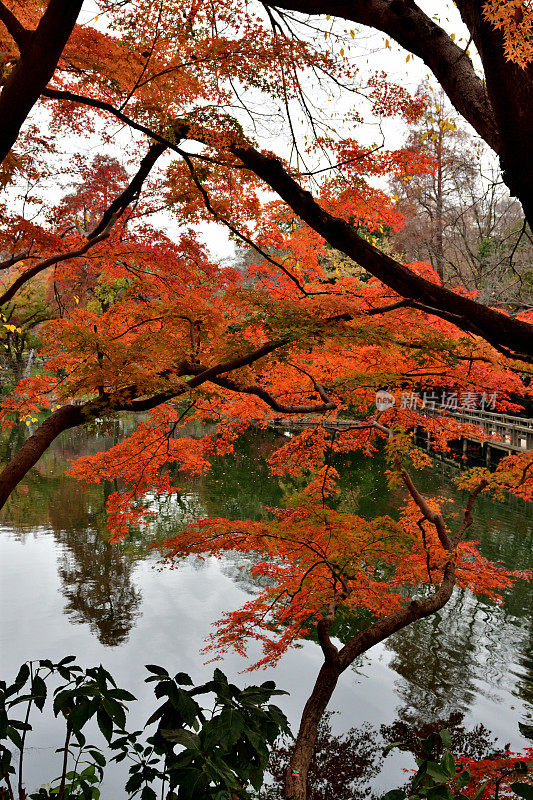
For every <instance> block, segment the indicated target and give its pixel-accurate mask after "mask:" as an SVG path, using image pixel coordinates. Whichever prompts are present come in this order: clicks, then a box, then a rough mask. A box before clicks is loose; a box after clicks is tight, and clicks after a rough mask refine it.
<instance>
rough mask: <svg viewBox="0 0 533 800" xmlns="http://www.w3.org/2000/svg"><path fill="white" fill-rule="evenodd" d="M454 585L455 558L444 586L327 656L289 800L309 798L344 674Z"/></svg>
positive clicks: (293, 767) (303, 725) (440, 601)
mask: <svg viewBox="0 0 533 800" xmlns="http://www.w3.org/2000/svg"><path fill="white" fill-rule="evenodd" d="M415 491H416V490H415ZM477 493H478V492H475V494H474V493H473V496H474V497H475V496H476V495H477ZM470 511H471V503H470V501H469V504H468V505H467V509H466V511H465V520H468V521H471V516H470ZM468 524H470V522H468ZM465 527H467V525H466V526H465ZM460 530H461V531H462V530H463V528H462V527H461V529H460ZM448 546H449V547H452V546H453V545H452V542H448ZM446 549H448V547H446ZM454 586H455V564H454V560H453V558H452V559H450V561H448V563H447V564H446V567H445V569H444V573H443V578H442V583H441V585H440V586H439V588H438V589H437V590H436V591H435V592H434V593H433V594H432V595H431V596H430V597H427V598H425V599H423V600H413V601H411V602H410V603H409V604H408V605H407V606H405V607H404V608H401V609H399V610H398V611H395V612H394V613H393V614H389V615H388V616H386V617H383V618H382V619H379V620H377V622H374V623H373V624H372V625H370V626H369V627H368V628H366V629H365V630H363V631H361V632H360V633H358V634H357V635H356V636H354V637H353V638H352V639H351V640H350V641H349V642H348V643H347V644H346V645H345V646H344V647H343V648H342V649H341V650H340V651H339V652H338V654H337V655H336V656H335V657H329V658H328V657H326V658H325V662H324V664H323V665H322V667H321V669H320V672H319V673H318V677H317V679H316V682H315V685H314V687H313V691H312V693H311V695H310V697H309V699H308V701H307V703H306V704H305V707H304V710H303V713H302V718H301V722H300V729H299V731H298V736H297V737H296V742H295V745H294V750H293V753H292V757H291V760H290V762H289V766H288V769H287V773H286V776H285V798H286V800H306V796H307V788H306V782H307V773H308V770H309V764H310V762H311V759H312V757H313V751H314V747H315V744H316V738H317V732H318V725H319V722H320V720H321V718H322V715H323V713H324V711H325V710H326V707H327V705H328V703H329V701H330V699H331V696H332V694H333V691H334V689H335V687H336V685H337V682H338V679H339V677H340V675H341V674H342V673H343V672H344V670H346V669H348V667H349V666H350V665H351V664H353V662H354V660H355V659H356V658H357V657H358V656H360V655H361V654H362V653H366V652H367V650H370V648H371V647H374V645H376V644H379V642H383V641H384V640H385V639H387V638H388V637H389V636H391V634H393V633H396V632H397V631H399V630H402V628H405V627H407V625H410V624H411V623H413V622H417V621H418V620H420V619H423V618H424V617H428V616H430V615H431V614H435V613H436V612H437V611H439V610H440V609H441V608H443V607H444V606H445V605H446V603H447V602H448V600H449V599H450V597H451V596H452V593H453V589H454ZM295 773H296V774H295Z"/></svg>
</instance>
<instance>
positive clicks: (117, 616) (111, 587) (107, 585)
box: [49, 481, 142, 647]
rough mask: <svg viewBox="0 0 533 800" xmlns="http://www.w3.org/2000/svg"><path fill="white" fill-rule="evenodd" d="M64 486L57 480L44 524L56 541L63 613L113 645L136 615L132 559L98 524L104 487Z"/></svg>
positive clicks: (138, 599)
mask: <svg viewBox="0 0 533 800" xmlns="http://www.w3.org/2000/svg"><path fill="white" fill-rule="evenodd" d="M69 484H70V482H67V481H65V482H63V483H61V484H60V486H59V487H58V492H57V494H56V496H55V498H54V502H53V503H52V504H51V505H50V509H49V519H50V525H51V527H52V529H53V531H54V533H55V536H56V538H57V540H58V542H59V543H60V544H61V550H60V555H59V559H58V561H59V564H58V572H59V576H60V578H61V583H62V591H63V594H64V595H65V598H66V600H67V604H66V606H65V613H66V614H67V616H69V617H70V619H71V621H72V622H76V623H88V624H89V626H90V628H91V630H92V631H93V633H94V634H95V635H96V636H97V637H98V639H99V640H100V642H101V643H102V644H103V645H105V646H107V647H114V646H117V645H119V644H122V643H123V642H124V641H125V640H126V639H127V637H128V634H129V632H130V630H131V628H132V627H133V625H134V623H135V619H136V618H137V617H138V615H139V606H140V603H141V599H142V597H141V594H140V592H139V591H138V589H136V587H135V586H134V585H133V583H132V573H133V568H134V562H132V560H131V558H130V557H129V556H128V555H127V553H126V552H125V549H124V547H123V546H122V545H116V544H111V543H110V542H109V541H107V531H106V530H105V528H104V527H103V525H102V524H101V523H103V521H104V519H105V495H106V492H105V491H104V487H102V486H95V487H91V489H92V490H97V491H89V492H87V491H86V490H85V487H81V486H79V485H77V484H75V485H69ZM70 509H72V510H73V511H74V512H75V516H72V515H71V514H70V513H69V512H70ZM87 523H89V525H90V527H89V526H88V524H87ZM91 523H93V525H91ZM94 523H97V524H96V525H94ZM98 523H100V524H98Z"/></svg>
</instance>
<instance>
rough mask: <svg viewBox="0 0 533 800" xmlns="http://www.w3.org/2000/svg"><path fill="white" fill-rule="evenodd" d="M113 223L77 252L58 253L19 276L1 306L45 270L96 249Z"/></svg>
mask: <svg viewBox="0 0 533 800" xmlns="http://www.w3.org/2000/svg"><path fill="white" fill-rule="evenodd" d="M113 222H114V220H113V219H112V220H111V224H110V225H109V226H108V227H107V228H106V229H105V230H104V232H103V233H101V234H100V235H99V236H97V237H96V238H94V239H91V240H90V241H88V242H85V244H84V245H82V247H79V248H78V249H77V250H69V251H67V252H66V253H56V254H55V255H53V256H50V258H45V259H44V261H40V262H39V263H38V264H35V265H34V266H33V267H31V268H30V269H27V270H26V271H25V272H23V273H22V274H21V275H19V276H18V278H16V280H14V281H13V283H12V284H11V286H10V287H9V289H6V291H5V292H4V293H3V294H2V295H0V306H3V305H4V304H5V303H8V302H9V300H11V299H12V298H13V297H14V296H15V295H16V293H17V292H18V290H19V289H21V288H22V286H24V284H26V283H27V282H28V281H29V280H31V279H32V278H34V277H35V276H36V275H38V274H39V273H40V272H43V271H44V270H45V269H48V267H52V266H54V265H55V264H61V262H62V261H68V260H69V259H71V258H79V256H83V255H85V253H86V252H87V251H88V250H90V249H91V248H92V247H94V246H95V245H97V244H100V242H103V241H104V240H105V239H107V238H108V236H109V234H110V232H111V225H112V223H113Z"/></svg>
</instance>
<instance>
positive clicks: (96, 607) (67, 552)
mask: <svg viewBox="0 0 533 800" xmlns="http://www.w3.org/2000/svg"><path fill="white" fill-rule="evenodd" d="M128 424H129V423H128V421H122V422H116V423H114V425H113V426H112V427H111V428H106V429H104V428H101V427H93V428H92V429H90V430H86V431H73V432H69V433H67V434H64V435H63V437H62V438H61V439H60V440H58V442H56V444H55V445H54V447H53V448H52V449H51V450H50V451H49V452H48V453H47V454H46V456H45V457H44V458H43V459H42V460H41V461H40V462H39V464H38V465H37V467H36V468H35V469H34V470H32V472H31V473H30V475H28V477H27V478H26V480H25V481H24V483H23V484H21V485H20V486H19V487H18V490H17V492H16V494H15V495H14V497H13V498H12V499H11V501H10V502H9V504H8V505H7V507H6V508H5V509H4V511H3V514H2V517H1V518H0V525H1V531H0V677H1V678H5V679H11V678H12V677H14V674H15V672H16V670H17V668H18V666H19V665H20V664H21V663H22V662H23V661H24V660H27V659H38V658H51V659H59V658H61V657H63V656H64V655H66V654H69V653H72V654H76V656H77V658H78V662H79V663H80V664H82V665H86V666H89V665H93V664H98V663H102V664H104V666H105V667H106V668H107V669H109V670H110V672H111V673H112V674H113V675H114V676H115V678H116V679H117V682H118V684H119V685H121V686H125V687H127V688H128V689H130V690H131V691H132V692H133V693H134V694H135V695H136V696H137V697H138V698H139V702H138V703H137V704H135V710H134V711H133V713H132V714H131V717H130V721H131V725H132V726H135V725H141V724H142V722H143V721H144V720H145V719H146V718H147V716H148V715H149V714H150V713H151V710H152V709H153V703H152V701H151V697H150V692H151V689H150V688H149V686H148V687H147V686H146V685H145V684H144V682H143V680H144V677H145V675H146V673H145V672H144V669H143V665H144V664H145V663H157V664H161V665H163V666H166V667H167V668H168V669H169V670H170V671H173V672H177V671H178V670H180V671H184V672H188V673H189V674H190V675H191V677H192V678H193V680H194V681H195V682H201V681H203V680H205V679H206V678H208V677H210V675H211V673H212V669H213V665H212V664H204V663H203V662H204V661H205V659H206V656H202V655H200V651H201V649H202V647H203V645H204V640H205V638H206V637H207V636H208V635H209V633H210V631H211V625H212V623H213V622H214V621H215V620H217V619H218V618H219V617H220V616H221V614H222V613H223V612H224V611H226V610H230V609H234V608H236V607H238V606H239V605H241V604H242V603H243V602H245V601H246V600H247V599H249V596H250V592H253V590H254V587H253V585H251V584H249V583H248V582H247V580H246V578H245V577H244V575H243V572H242V571H241V570H240V569H239V567H240V566H241V565H242V563H243V562H242V557H239V556H238V555H235V557H231V556H227V557H226V558H224V560H222V561H217V560H215V559H209V560H207V561H205V562H199V561H193V560H189V561H187V562H185V563H183V564H182V565H180V566H179V567H178V568H177V569H168V568H166V567H164V568H162V569H161V568H159V567H158V564H157V554H156V553H155V552H154V551H147V550H146V547H145V545H146V542H147V541H149V540H152V539H154V538H156V539H157V538H164V537H165V536H168V535H171V534H172V532H173V531H175V530H176V527H177V526H178V525H179V524H180V520H183V519H184V518H186V517H187V516H189V515H193V516H214V515H216V516H228V517H233V518H237V517H240V518H258V517H260V516H261V514H262V513H263V512H262V506H263V505H275V504H276V503H278V502H279V501H280V500H281V497H282V495H283V492H284V491H286V490H287V489H290V483H289V482H288V481H287V480H286V479H279V478H272V477H269V475H268V468H267V465H266V457H267V455H268V453H269V452H271V450H272V448H273V447H274V444H275V439H274V436H273V435H272V436H269V435H262V436H261V438H258V436H253V435H251V434H249V435H248V436H247V437H244V438H243V439H242V440H241V441H240V442H239V443H238V446H237V448H236V451H235V454H234V455H233V456H232V457H231V458H229V457H228V458H226V459H224V460H220V461H218V462H216V463H215V464H214V467H213V469H212V470H211V471H210V472H209V473H207V474H206V475H205V476H203V477H202V478H200V479H197V480H195V481H189V482H187V481H183V480H180V484H181V486H182V490H181V491H180V492H179V494H178V495H176V496H174V497H172V498H170V499H169V498H153V507H154V510H156V511H157V517H156V520H155V521H154V523H153V524H152V525H151V526H150V529H149V530H148V531H147V532H145V533H143V534H140V533H139V532H137V533H132V535H131V536H130V538H129V540H128V541H127V542H125V543H124V544H122V545H111V544H109V543H108V542H107V540H106V529H105V501H106V497H107V495H108V494H109V493H110V492H111V491H113V490H114V488H115V487H114V486H112V485H111V484H109V485H103V484H101V485H98V486H90V487H85V486H81V485H80V484H77V483H76V482H74V481H72V480H71V479H69V478H67V477H65V476H64V469H65V466H66V463H67V461H68V460H69V459H73V458H75V457H76V456H78V455H81V454H85V453H90V452H95V451H96V450H100V449H103V448H106V447H109V446H110V445H111V444H112V443H113V442H114V441H116V437H117V435H118V434H119V432H120V431H119V428H120V429H121V430H124V427H127V426H128ZM19 435H20V434H19V433H18V432H17V431H13V432H12V433H11V436H10V437H9V438H8V441H7V442H5V443H4V448H5V452H4V453H3V454H2V455H3V457H4V458H5V457H7V455H8V452H9V451H10V449H13V448H16V447H17V446H18V444H20V442H17V436H19ZM445 470H446V468H445V467H443V466H442V465H438V464H437V465H436V466H435V469H434V470H433V471H432V472H431V473H428V474H426V475H424V476H423V477H422V478H421V480H422V482H423V485H424V488H425V490H426V492H428V493H430V494H431V493H434V494H439V495H440V496H447V497H450V498H451V499H452V500H454V501H455V502H460V501H461V495H460V494H459V493H458V492H457V491H456V490H454V489H453V486H452V485H451V483H450V477H449V475H446V474H445ZM383 471H384V465H383V463H381V462H380V461H379V459H377V460H376V459H373V460H372V461H365V460H361V459H358V458H352V459H350V460H349V461H347V462H345V463H344V464H343V466H342V478H341V482H342V490H343V491H342V503H343V504H344V505H345V507H346V508H349V509H350V510H356V511H357V513H360V514H363V515H376V514H380V513H381V514H383V513H388V512H391V513H392V512H393V510H394V508H395V505H396V504H397V501H398V497H397V496H395V493H394V492H393V491H391V490H390V489H388V488H387V486H386V484H385V482H384V480H383ZM471 538H473V539H479V540H480V541H481V550H482V552H483V554H484V555H486V556H487V557H489V558H492V559H496V560H501V561H502V562H503V563H504V564H505V565H506V566H509V567H516V568H520V569H527V568H529V569H533V546H532V541H533V513H532V509H531V507H528V506H526V505H525V504H518V503H516V502H513V501H510V502H507V503H503V504H502V503H494V502H491V501H488V500H482V501H481V502H480V503H479V505H478V508H477V513H476V523H475V527H474V529H473V531H472V536H471ZM532 609H533V587H532V585H531V584H525V583H524V582H518V583H517V584H516V585H515V587H513V588H512V589H511V590H509V591H508V592H507V593H506V594H505V596H504V598H503V602H502V604H501V605H499V606H497V605H494V604H492V603H488V602H486V601H483V600H479V599H476V598H473V597H472V596H470V595H468V594H465V593H463V592H461V591H457V592H456V593H455V595H454V597H453V598H452V600H451V601H450V603H449V604H448V605H447V606H446V608H445V609H444V610H443V611H442V612H441V613H440V614H439V615H435V616H434V617H432V618H430V619H428V620H425V621H422V622H419V623H417V624H416V625H413V626H411V627H410V628H408V629H406V630H405V631H403V632H401V633H399V634H397V635H395V636H394V637H392V638H391V639H390V640H389V641H388V642H387V643H386V644H385V645H381V646H378V647H376V648H374V650H372V651H370V653H368V654H366V655H365V656H364V657H363V658H361V659H360V661H359V662H358V663H357V664H356V665H355V666H354V667H353V668H352V669H350V670H348V671H347V672H346V673H345V675H344V676H343V677H342V679H341V681H340V683H339V686H338V687H337V689H336V692H335V695H334V698H333V701H332V704H331V708H332V710H335V711H339V712H340V713H338V714H336V715H335V716H334V717H333V718H332V727H333V731H334V732H337V733H338V732H341V731H344V730H347V729H348V728H350V727H352V726H354V725H358V724H360V723H362V722H369V723H371V724H372V725H375V726H379V724H381V723H390V722H393V721H394V720H395V719H398V718H400V719H404V720H406V721H411V722H424V721H433V720H435V719H437V718H445V717H447V716H448V715H449V714H450V713H451V712H453V711H461V712H463V713H464V714H465V721H466V723H467V725H468V726H473V725H474V724H476V723H478V722H482V723H483V724H484V725H486V726H487V728H489V729H490V730H491V731H492V732H493V733H494V734H496V735H497V736H498V737H499V738H500V740H501V742H502V743H505V742H510V743H511V745H512V746H513V747H514V748H517V749H518V748H521V747H524V746H527V745H528V744H530V743H528V742H527V740H526V739H524V738H523V737H522V736H521V735H520V732H519V730H518V721H520V720H521V721H531V719H532V718H533V654H532V647H531V643H532V638H533V637H532V616H531V611H532ZM251 653H252V655H253V653H254V650H253V648H252V650H251ZM320 661H321V659H320V653H319V650H318V647H317V646H316V645H315V644H314V643H312V642H304V643H303V646H302V647H301V648H299V649H297V650H293V651H291V652H289V653H287V654H286V655H285V657H284V658H283V659H282V661H281V663H280V664H279V666H278V667H277V668H276V669H275V670H266V671H261V672H259V673H255V674H252V675H249V674H246V675H239V673H240V672H241V671H242V670H243V669H244V668H245V667H246V665H247V663H246V661H245V660H244V659H243V658H242V657H240V656H236V655H228V656H227V657H226V658H225V659H224V661H223V662H222V663H221V664H219V666H220V667H221V668H222V669H223V670H224V672H226V674H227V675H228V676H229V677H230V679H232V680H234V681H235V682H237V683H240V684H241V685H242V684H244V683H250V682H262V681H263V680H267V679H273V680H275V681H276V683H277V685H278V686H279V687H280V688H283V689H286V690H287V691H288V692H290V694H289V696H288V697H286V698H281V699H280V701H279V704H280V705H281V706H282V707H283V708H284V710H285V712H286V713H287V715H288V716H289V718H290V720H291V723H292V724H293V726H295V725H296V723H297V720H298V716H299V712H300V710H301V708H302V707H303V704H304V702H305V700H306V698H307V695H308V693H309V691H310V689H311V687H312V684H313V682H314V679H315V676H316V673H317V671H318V669H319V666H320ZM58 736H59V731H58V729H57V726H56V725H55V724H54V720H48V719H47V720H41V721H40V722H39V725H38V727H37V732H36V734H35V736H34V737H33V739H32V741H31V745H32V747H33V750H32V759H31V762H30V765H29V766H30V769H31V771H30V773H29V774H28V776H27V777H28V779H29V781H28V782H29V783H35V784H37V785H39V784H40V783H42V782H43V780H44V776H49V777H50V778H51V777H55V774H56V773H57V771H58V770H57V769H56V768H55V767H51V763H52V760H53V759H57V758H58V756H54V754H53V750H54V748H55V747H57V746H59V744H60V742H59V739H58ZM395 764H396V767H395ZM399 765H400V761H398V760H396V761H395V759H394V757H392V758H389V760H388V769H387V775H386V776H385V778H382V786H383V787H384V788H391V787H392V786H395V785H398V783H399V782H400V783H401V782H402V776H401V774H400V772H399ZM109 781H110V783H109V784H108V791H109V792H110V793H108V792H106V793H105V794H104V796H106V795H107V796H115V797H120V796H122V793H121V792H120V790H119V787H120V783H119V782H118V777H116V776H115V777H113V775H111V777H110V779H109Z"/></svg>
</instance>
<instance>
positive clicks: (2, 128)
mask: <svg viewBox="0 0 533 800" xmlns="http://www.w3.org/2000/svg"><path fill="white" fill-rule="evenodd" d="M82 5H83V0H50V2H49V3H48V7H47V9H46V11H45V12H44V14H43V16H42V17H41V20H40V22H39V25H38V26H37V29H36V30H35V31H34V32H33V31H32V32H26V33H27V35H26V36H24V37H23V41H21V56H20V59H19V62H18V64H17V66H16V67H15V69H14V70H13V72H12V73H11V75H10V76H9V78H8V80H7V82H6V84H5V86H4V88H3V90H2V94H1V95H0V162H1V161H3V160H4V158H5V157H6V156H7V154H8V153H9V151H10V150H11V148H12V147H13V145H14V144H15V142H16V140H17V137H18V135H19V132H20V129H21V128H22V125H23V124H24V122H25V120H26V118H27V116H28V114H29V113H30V111H31V109H32V108H33V106H34V105H35V103H36V102H37V100H38V99H39V97H40V96H41V92H42V91H43V89H44V88H45V87H46V84H47V83H48V81H49V80H50V79H51V78H52V75H53V74H54V72H55V69H56V67H57V63H58V61H59V59H60V58H61V53H62V52H63V49H64V47H65V45H66V43H67V41H68V39H69V37H70V35H71V33H72V31H73V29H74V25H75V24H76V20H77V19H78V14H79V13H80V11H81V7H82Z"/></svg>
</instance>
